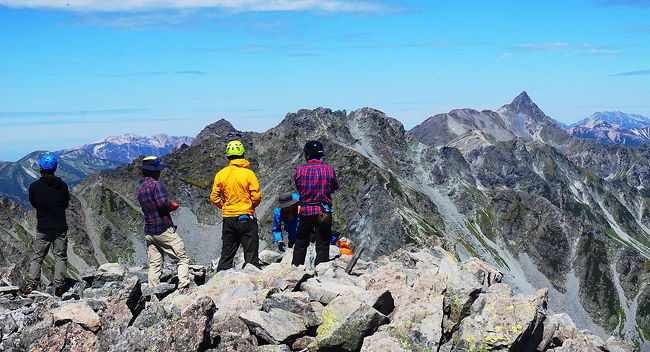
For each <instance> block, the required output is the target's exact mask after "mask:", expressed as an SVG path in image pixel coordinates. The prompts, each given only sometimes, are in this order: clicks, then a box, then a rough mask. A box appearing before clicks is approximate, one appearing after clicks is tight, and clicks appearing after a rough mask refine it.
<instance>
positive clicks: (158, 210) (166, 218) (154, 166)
mask: <svg viewBox="0 0 650 352" xmlns="http://www.w3.org/2000/svg"><path fill="white" fill-rule="evenodd" d="M164 168H165V165H161V164H160V160H159V159H158V157H155V156H148V157H146V158H144V159H143V160H142V176H144V179H143V180H142V184H141V185H140V188H138V202H140V206H141V207H142V213H144V238H145V241H146V243H147V255H148V256H149V279H148V281H149V286H157V285H159V284H160V275H161V273H162V266H163V261H164V255H165V254H167V255H169V256H170V257H172V258H173V259H175V260H178V290H179V291H181V292H182V293H187V292H188V291H189V290H190V280H189V278H188V276H189V275H188V273H189V264H190V261H189V259H188V257H187V253H186V252H185V244H184V243H183V240H182V239H181V238H180V236H178V234H177V233H176V226H174V224H173V223H172V218H171V214H170V213H171V212H172V211H174V210H176V209H178V204H176V203H174V202H170V201H169V200H167V190H166V189H165V186H164V185H163V184H162V182H160V181H158V179H159V178H160V172H161V171H162V170H163V169H164Z"/></svg>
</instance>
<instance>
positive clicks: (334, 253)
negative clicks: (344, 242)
mask: <svg viewBox="0 0 650 352" xmlns="http://www.w3.org/2000/svg"><path fill="white" fill-rule="evenodd" d="M329 255H330V260H334V259H336V258H338V257H340V256H341V249H339V247H337V246H330V251H329Z"/></svg>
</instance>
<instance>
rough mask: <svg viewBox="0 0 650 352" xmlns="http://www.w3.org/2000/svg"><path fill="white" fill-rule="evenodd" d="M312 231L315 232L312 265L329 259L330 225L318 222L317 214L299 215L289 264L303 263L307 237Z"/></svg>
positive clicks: (307, 241) (307, 244) (307, 245)
mask: <svg viewBox="0 0 650 352" xmlns="http://www.w3.org/2000/svg"><path fill="white" fill-rule="evenodd" d="M314 230H315V231H314ZM312 232H314V233H315V234H316V260H315V261H314V265H318V264H320V263H324V262H328V261H329V260H330V241H331V240H332V225H322V224H319V223H318V215H310V216H301V217H300V223H299V224H298V232H297V233H296V244H295V245H294V249H293V260H292V261H291V264H293V265H295V266H298V265H302V264H305V256H306V255H307V247H309V237H310V235H311V233H312Z"/></svg>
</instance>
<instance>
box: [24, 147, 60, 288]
mask: <svg viewBox="0 0 650 352" xmlns="http://www.w3.org/2000/svg"><path fill="white" fill-rule="evenodd" d="M38 165H39V169H40V172H41V178H39V179H38V180H36V181H35V182H34V183H32V184H31V185H30V186H29V203H31V205H32V206H33V207H34V209H36V221H37V224H36V230H37V232H36V236H34V243H33V244H32V260H31V262H30V264H29V272H28V273H27V277H26V278H25V284H24V285H23V287H21V289H20V292H21V294H22V295H23V296H25V297H27V295H29V293H30V292H32V291H33V290H34V289H35V288H36V286H38V283H39V282H40V280H41V265H42V264H43V259H45V256H46V255H47V252H48V250H49V249H50V245H51V246H52V254H53V256H54V294H55V295H56V296H59V297H60V296H62V295H63V292H64V287H63V284H64V280H65V272H66V270H67V266H68V253H67V252H68V223H67V221H66V218H65V209H66V208H67V207H68V205H69V204H70V192H69V191H68V185H67V184H66V183H65V182H63V181H62V180H61V179H60V178H58V177H56V176H54V172H55V171H56V168H57V166H58V161H57V158H56V156H55V155H54V154H49V153H48V154H43V156H41V159H40V160H39V162H38Z"/></svg>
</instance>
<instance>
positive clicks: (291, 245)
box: [289, 240, 296, 248]
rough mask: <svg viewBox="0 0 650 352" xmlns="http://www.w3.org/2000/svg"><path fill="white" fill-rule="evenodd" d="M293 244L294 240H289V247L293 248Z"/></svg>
mask: <svg viewBox="0 0 650 352" xmlns="http://www.w3.org/2000/svg"><path fill="white" fill-rule="evenodd" d="M294 244H296V241H292V240H289V248H293V245H294Z"/></svg>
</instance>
